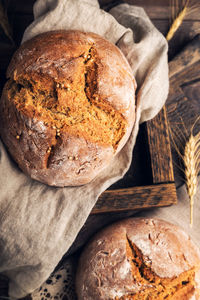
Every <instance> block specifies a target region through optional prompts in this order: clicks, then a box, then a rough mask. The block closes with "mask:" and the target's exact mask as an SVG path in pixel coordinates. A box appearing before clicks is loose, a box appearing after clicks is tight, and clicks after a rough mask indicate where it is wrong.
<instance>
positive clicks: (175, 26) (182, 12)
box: [166, 0, 189, 41]
mask: <svg viewBox="0 0 200 300" xmlns="http://www.w3.org/2000/svg"><path fill="white" fill-rule="evenodd" d="M188 3H189V0H186V1H185V4H184V6H183V8H182V9H181V10H180V12H179V13H178V14H177V16H176V17H174V16H175V12H174V9H175V8H174V7H175V5H174V4H172V18H173V22H172V25H171V27H170V29H169V31H168V33H167V36H166V40H167V41H169V40H171V39H172V37H173V36H174V34H175V32H176V31H177V29H178V28H179V27H180V25H181V24H182V22H183V19H184V18H185V16H186V13H187V11H188Z"/></svg>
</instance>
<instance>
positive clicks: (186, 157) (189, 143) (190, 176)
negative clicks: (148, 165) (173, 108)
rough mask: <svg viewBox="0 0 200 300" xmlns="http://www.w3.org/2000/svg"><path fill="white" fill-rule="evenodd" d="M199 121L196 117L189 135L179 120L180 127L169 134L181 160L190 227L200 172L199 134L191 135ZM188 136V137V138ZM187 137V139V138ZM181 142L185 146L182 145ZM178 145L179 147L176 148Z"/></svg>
mask: <svg viewBox="0 0 200 300" xmlns="http://www.w3.org/2000/svg"><path fill="white" fill-rule="evenodd" d="M199 119H200V117H198V118H197V119H196V121H195V123H194V124H193V126H192V128H191V131H190V134H188V131H187V129H186V127H185V124H184V122H183V120H182V118H181V127H182V130H181V129H180V128H178V127H177V128H175V130H174V131H173V132H172V130H171V128H170V126H169V129H170V134H171V139H172V142H173V146H174V149H175V150H176V152H177V154H178V155H179V157H180V158H181V160H182V161H183V164H184V170H183V169H182V168H180V167H179V168H180V170H181V171H182V172H183V174H184V177H185V184H186V188H187V193H188V196H189V200H190V225H191V226H192V224H193V207H194V196H195V194H196V192H197V185H198V181H197V176H198V174H199V172H200V132H199V133H198V134H196V135H195V136H194V135H193V130H194V126H195V125H196V123H197V121H198V120H199ZM188 136H189V137H188ZM187 137H188V138H187ZM183 142H184V144H185V145H183ZM178 145H179V146H178Z"/></svg>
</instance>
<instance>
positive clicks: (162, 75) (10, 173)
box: [0, 0, 168, 298]
mask: <svg viewBox="0 0 200 300" xmlns="http://www.w3.org/2000/svg"><path fill="white" fill-rule="evenodd" d="M111 13H112V15H113V16H112V15H111V14H109V13H106V12H104V11H102V10H100V9H99V4H98V2H97V1H95V0H85V1H83V0H38V1H37V2H36V3H35V5H34V18H35V21H34V22H33V23H32V24H31V25H30V26H29V27H28V28H27V30H26V32H25V34H24V37H23V41H25V40H27V39H30V38H31V37H33V36H35V35H37V34H38V33H41V32H45V31H49V30H55V29H79V30H83V31H90V32H94V33H97V34H99V35H101V36H104V37H105V38H107V39H108V40H110V41H111V42H112V43H115V44H116V45H117V46H118V47H120V49H121V50H122V51H123V53H124V54H125V56H126V57H127V59H128V61H129V63H130V65H131V67H132V70H133V74H134V75H135V77H136V81H137V84H138V88H137V110H136V122H135V126H134V129H133V131H132V133H131V136H130V138H129V140H128V142H127V144H126V145H125V147H124V148H123V149H122V150H121V151H120V153H118V154H117V155H116V156H115V158H114V159H113V160H112V161H111V162H110V165H109V166H108V167H107V168H106V169H105V170H104V171H103V172H102V173H101V174H99V176H98V177H97V178H96V179H95V180H93V181H92V182H91V183H89V184H87V185H84V186H80V187H66V188H55V187H49V186H47V185H44V184H41V183H39V182H37V181H34V180H31V179H30V178H29V177H28V176H26V175H25V174H23V173H22V171H21V170H20V169H19V168H18V167H17V166H16V165H15V164H14V163H13V162H12V160H11V159H10V158H9V155H8V154H7V152H6V150H5V148H4V147H3V145H2V144H0V272H3V273H4V274H5V275H7V276H8V278H9V279H10V283H9V295H10V297H14V298H20V297H23V296H25V295H26V294H28V293H31V292H32V291H33V290H34V289H36V288H38V287H39V286H40V285H41V284H42V283H43V282H44V281H45V280H46V279H47V278H48V276H49V275H50V273H51V272H52V271H53V270H54V268H55V266H56V265H57V264H58V262H59V261H60V259H61V258H62V256H63V255H64V254H65V252H66V251H67V250H68V248H69V247H70V246H71V244H72V243H73V241H74V239H75V238H76V236H77V234H78V232H79V230H80V229H81V227H82V226H83V224H84V222H85V221H86V219H87V217H88V215H89V214H90V211H91V209H92V207H93V206H94V204H95V202H96V201H97V199H98V196H99V195H100V194H101V193H102V192H103V191H104V190H106V189H107V188H108V187H109V186H110V185H111V184H113V183H114V182H116V181H117V180H119V179H120V178H121V177H123V175H124V174H125V173H126V171H127V170H128V168H129V166H130V163H131V159H132V149H133V146H134V144H135V140H136V136H137V133H138V128H139V123H140V122H143V121H146V120H148V119H150V118H153V117H154V116H155V115H156V114H157V113H158V112H159V110H160V109H161V107H162V106H163V104H164V102H165V100H166V98H167V93H168V65H167V43H166V40H165V39H164V37H163V36H162V35H161V34H160V33H159V31H158V30H157V29H156V28H155V27H154V26H153V25H152V23H151V22H150V20H149V19H148V17H147V15H146V14H145V12H144V11H143V9H141V8H139V7H133V6H129V5H127V4H122V5H119V6H117V7H115V8H113V9H112V11H111ZM121 24H122V25H121ZM127 28H129V29H127Z"/></svg>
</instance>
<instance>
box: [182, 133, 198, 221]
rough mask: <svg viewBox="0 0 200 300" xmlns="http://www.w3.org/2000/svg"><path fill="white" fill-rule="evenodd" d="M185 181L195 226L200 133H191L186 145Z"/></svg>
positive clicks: (191, 216)
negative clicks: (194, 209)
mask: <svg viewBox="0 0 200 300" xmlns="http://www.w3.org/2000/svg"><path fill="white" fill-rule="evenodd" d="M183 161H184V165H185V179H186V187H187V192H188V196H189V199H190V225H191V226H192V224H193V206H194V196H195V194H196V192H197V184H198V181H197V176H198V173H199V171H200V163H199V162H200V132H199V133H198V134H197V135H196V136H193V134H192V133H191V135H190V138H189V140H188V142H187V143H186V145H185V152H184V159H183Z"/></svg>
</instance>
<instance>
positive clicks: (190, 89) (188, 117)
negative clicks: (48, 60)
mask: <svg viewBox="0 0 200 300" xmlns="http://www.w3.org/2000/svg"><path fill="white" fill-rule="evenodd" d="M34 2H35V1H34V0H28V1H27V0H18V1H15V0H7V1H6V0H4V1H3V0H0V3H3V4H4V6H5V7H6V9H7V13H8V19H9V23H10V24H11V27H12V30H13V40H14V43H13V42H11V41H10V40H9V38H8V37H6V35H5V34H4V32H3V30H2V28H1V27H0V90H1V89H2V87H3V85H4V83H5V71H6V68H7V65H8V63H9V61H10V58H11V56H12V54H13V52H14V51H15V49H16V48H17V47H18V46H19V44H20V41H21V38H22V35H23V32H24V30H25V28H26V27H27V26H28V25H29V24H30V23H31V22H32V20H33V14H32V7H33V4H34ZM119 2H122V1H108V0H101V1H100V5H101V7H103V8H104V9H105V10H109V9H110V8H111V7H112V6H113V5H116V4H118V3H119ZM124 2H127V3H129V4H133V5H138V6H142V7H144V9H145V10H146V12H147V14H148V15H149V17H150V18H151V20H152V22H153V23H154V25H155V26H156V27H157V28H158V29H159V30H160V31H161V32H162V33H163V34H164V35H166V34H167V32H168V29H169V26H170V22H171V15H172V7H171V6H170V5H171V3H172V1H170V0H169V1H168V0H127V1H124ZM174 2H175V1H174ZM176 2H178V1H176ZM179 2H180V1H179ZM189 5H190V8H189V11H190V13H189V14H187V15H186V17H185V19H184V21H183V23H182V25H181V26H180V28H179V30H178V31H177V32H176V34H175V35H174V37H173V39H172V40H171V41H170V42H169V61H172V59H173V58H174V57H175V56H176V55H177V54H178V53H179V52H180V51H182V50H183V48H184V47H185V46H187V45H188V44H189V43H190V42H191V41H192V40H193V38H194V37H195V36H197V35H198V34H199V33H200V2H199V0H195V1H191V2H189ZM196 41H199V38H198V37H196ZM196 41H195V43H197V44H198V42H196ZM195 45H196V44H195ZM195 47H196V46H195ZM188 51H189V52H188V57H190V51H192V50H191V48H189V50H188ZM180 59H181V58H180ZM197 64H198V66H197V67H198V68H199V63H197ZM197 64H191V65H190V63H186V68H185V69H187V72H186V71H184V70H182V72H181V75H180V76H179V78H178V79H177V76H178V75H177V76H174V78H175V79H174V81H173V83H172V85H171V88H170V93H169V97H168V100H167V103H166V107H167V112H168V120H169V123H170V124H171V127H172V130H173V128H174V129H175V128H176V126H177V124H179V123H180V118H181V119H182V120H183V121H184V123H185V126H186V128H187V129H188V131H189V130H190V128H191V127H192V125H193V123H194V121H195V120H196V118H197V117H198V116H199V114H200V98H199V95H200V93H199V92H200V74H199V73H198V70H197V67H196V65H197ZM194 66H195V68H194ZM171 68H172V69H173V72H176V71H175V70H176V66H174V65H173V64H171ZM199 69H200V68H199ZM195 72H196V73H195ZM194 73H195V74H194ZM188 74H189V75H188ZM188 76H190V77H191V78H192V80H188ZM177 99H178V100H177ZM199 129H200V124H197V126H196V130H199ZM171 146H172V150H173V151H172V152H173V161H174V172H175V178H176V181H177V184H178V185H181V184H182V182H183V178H182V174H180V171H179V169H178V168H177V165H178V164H180V162H179V159H178V157H177V154H176V152H175V151H174V147H173V143H172V145H171ZM133 214H134V212H131V211H130V212H128V213H126V214H125V213H115V214H103V215H100V216H90V217H89V219H88V220H87V222H86V224H85V226H84V227H83V229H82V231H81V232H80V234H79V236H78V238H77V240H76V243H75V244H74V245H73V246H72V247H71V249H70V250H69V252H68V254H70V253H74V251H76V250H77V249H79V248H80V247H81V246H82V245H83V244H84V243H85V242H86V241H87V240H88V238H89V237H90V236H91V235H92V234H93V233H94V232H96V231H97V230H98V229H99V228H101V227H103V226H105V225H107V224H108V223H110V222H113V221H115V220H118V219H120V218H123V217H125V216H126V217H127V216H131V215H133ZM6 289H7V284H6V283H5V281H1V280H0V299H1V296H3V295H4V296H5V295H6V293H7V292H6Z"/></svg>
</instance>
